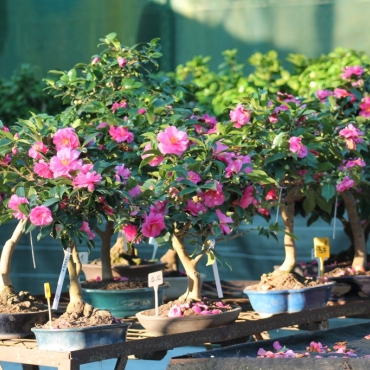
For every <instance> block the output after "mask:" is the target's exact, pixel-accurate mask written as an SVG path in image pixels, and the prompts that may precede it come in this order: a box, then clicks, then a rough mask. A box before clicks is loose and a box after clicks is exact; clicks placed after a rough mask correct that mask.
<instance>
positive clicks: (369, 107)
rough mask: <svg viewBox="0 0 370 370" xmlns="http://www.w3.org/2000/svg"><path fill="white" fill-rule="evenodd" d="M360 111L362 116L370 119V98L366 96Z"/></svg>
mask: <svg viewBox="0 0 370 370" xmlns="http://www.w3.org/2000/svg"><path fill="white" fill-rule="evenodd" d="M360 109H361V110H360V112H359V115H360V116H362V117H366V118H369V117H370V96H366V97H365V98H363V100H362V102H361V103H360Z"/></svg>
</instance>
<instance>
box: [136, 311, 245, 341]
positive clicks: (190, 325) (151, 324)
mask: <svg viewBox="0 0 370 370" xmlns="http://www.w3.org/2000/svg"><path fill="white" fill-rule="evenodd" d="M241 310H242V309H241V307H234V308H233V309H232V310H230V311H225V312H222V313H219V314H216V315H194V316H182V317H161V316H153V315H148V314H146V313H148V310H146V311H141V312H138V313H137V314H136V317H137V319H138V320H139V323H140V324H141V325H142V326H143V327H144V328H145V329H146V330H148V331H149V332H150V333H151V334H153V335H157V336H158V335H166V334H177V333H186V332H189V331H194V330H203V329H207V328H215V327H219V326H224V325H229V324H232V323H233V322H235V320H236V319H237V318H238V316H239V313H240V311H241ZM150 312H151V311H150Z"/></svg>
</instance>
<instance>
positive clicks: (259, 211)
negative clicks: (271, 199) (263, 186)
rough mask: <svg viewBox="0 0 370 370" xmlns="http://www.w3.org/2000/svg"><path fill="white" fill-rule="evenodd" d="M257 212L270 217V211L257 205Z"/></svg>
mask: <svg viewBox="0 0 370 370" xmlns="http://www.w3.org/2000/svg"><path fill="white" fill-rule="evenodd" d="M257 212H258V213H259V214H261V215H262V216H265V217H270V211H269V210H268V209H266V208H261V207H259V208H257Z"/></svg>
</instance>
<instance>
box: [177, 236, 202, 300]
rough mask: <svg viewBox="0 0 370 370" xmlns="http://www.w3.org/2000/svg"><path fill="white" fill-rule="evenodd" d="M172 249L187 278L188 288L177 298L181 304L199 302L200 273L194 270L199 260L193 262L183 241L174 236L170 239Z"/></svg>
mask: <svg viewBox="0 0 370 370" xmlns="http://www.w3.org/2000/svg"><path fill="white" fill-rule="evenodd" d="M172 247H173V249H174V250H175V252H176V253H177V255H178V257H179V259H180V261H181V263H182V265H183V266H184V269H185V272H186V275H187V277H188V287H187V289H186V292H185V293H184V294H183V295H182V296H181V297H179V300H180V301H181V302H186V301H192V300H194V301H201V299H202V296H201V283H200V273H199V272H198V271H197V270H196V267H197V264H198V261H199V260H194V259H192V258H191V257H190V256H189V253H188V251H187V250H186V247H185V245H184V240H183V239H182V238H179V237H178V236H176V235H173V237H172Z"/></svg>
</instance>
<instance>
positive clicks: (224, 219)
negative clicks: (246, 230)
mask: <svg viewBox="0 0 370 370" xmlns="http://www.w3.org/2000/svg"><path fill="white" fill-rule="evenodd" d="M216 214H217V217H218V220H219V224H218V226H220V228H221V230H222V232H223V233H224V234H230V232H231V229H230V226H229V225H228V224H230V223H233V222H234V221H233V219H232V218H231V217H228V216H226V215H225V214H224V213H222V212H221V211H220V210H219V209H217V210H216Z"/></svg>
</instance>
